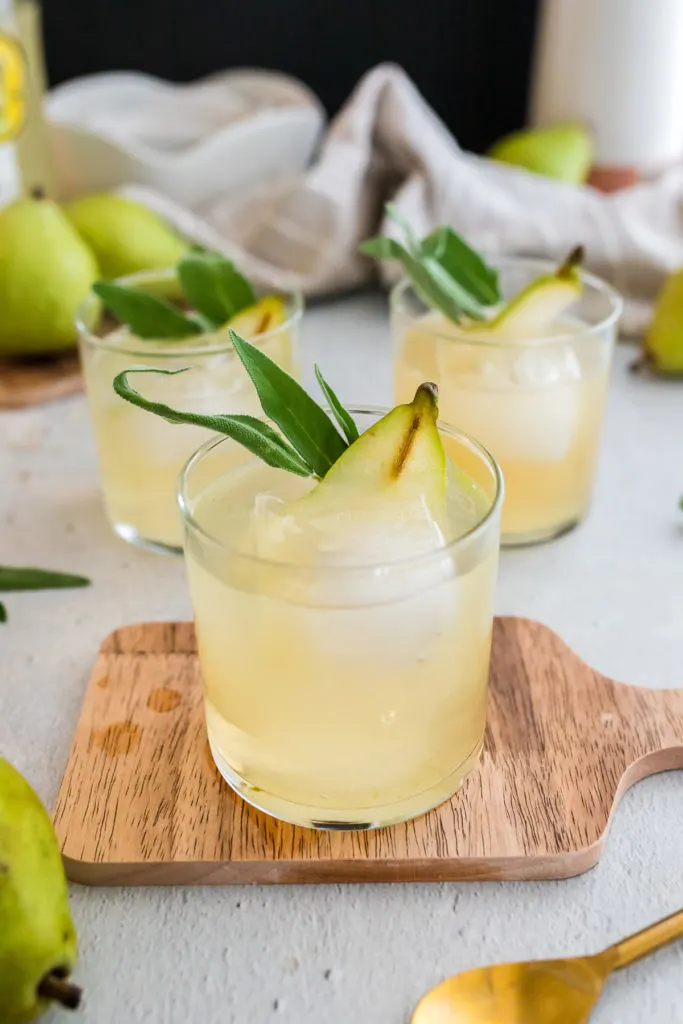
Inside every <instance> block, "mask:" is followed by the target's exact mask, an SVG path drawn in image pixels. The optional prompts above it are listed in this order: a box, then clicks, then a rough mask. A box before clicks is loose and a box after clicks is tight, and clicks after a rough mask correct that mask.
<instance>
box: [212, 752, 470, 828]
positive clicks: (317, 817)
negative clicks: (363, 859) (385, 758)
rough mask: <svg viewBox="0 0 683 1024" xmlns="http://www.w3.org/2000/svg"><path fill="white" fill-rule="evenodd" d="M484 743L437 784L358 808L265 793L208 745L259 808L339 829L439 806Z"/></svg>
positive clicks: (376, 824)
mask: <svg viewBox="0 0 683 1024" xmlns="http://www.w3.org/2000/svg"><path fill="white" fill-rule="evenodd" d="M483 745H484V739H483V737H482V739H481V740H480V742H479V743H478V744H477V746H476V747H475V748H474V750H473V751H472V752H471V754H469V755H468V757H466V758H465V760H464V761H463V762H462V763H461V764H460V765H458V767H457V768H456V769H455V771H454V772H452V773H451V774H450V775H448V776H447V777H446V778H445V779H442V780H441V782H439V784H438V785H436V786H432V787H431V788H430V789H427V790H423V792H421V793H418V794H416V795H414V796H411V797H409V798H407V799H406V800H401V801H398V802H397V803H390V804H385V805H383V806H377V807H365V808H358V809H357V810H348V809H347V808H345V809H344V810H335V809H332V808H328V807H324V808H323V807H308V806H305V805H303V804H298V803H293V802H292V801H291V800H286V799H283V798H282V797H279V796H275V795H274V794H272V793H266V792H264V790H262V789H258V788H257V787H256V786H252V785H250V784H249V783H248V782H247V781H246V779H243V778H242V776H241V775H238V774H237V772H235V771H233V769H232V768H231V767H230V766H229V764H228V763H227V761H226V760H225V758H223V757H222V756H221V754H220V753H219V752H218V750H217V749H216V747H215V746H214V744H213V742H212V740H211V736H209V747H210V748H211V756H212V757H213V760H214V764H215V765H216V768H217V769H218V771H219V772H220V774H221V775H222V776H223V778H224V779H225V781H226V782H227V783H228V785H229V786H230V787H231V788H232V789H234V791H235V792H236V793H237V795H238V796H240V797H241V798H242V799H243V800H245V801H246V802H247V803H248V804H251V806H252V807H255V808H256V809H257V810H258V811H264V812H265V813H266V814H269V815H270V816H271V817H272V818H276V819H279V820H280V821H286V822H288V823H289V824H290V825H300V826H302V827H303V828H315V829H324V830H325V831H336V832H341V831H345V832H347V831H348V832H366V831H368V830H369V829H374V828H386V827H387V826H388V825H397V824H398V823H399V822H401V821H410V819H411V818H417V817H420V816H421V815H423V814H426V813H427V811H431V810H432V809H433V808H434V807H438V806H439V805H440V804H442V803H444V802H445V801H446V800H449V799H450V798H451V797H452V796H453V795H454V794H455V793H456V792H457V791H458V790H459V789H460V787H461V786H462V784H463V782H464V781H465V779H466V778H467V776H468V775H469V773H470V772H471V771H472V769H473V768H474V766H475V765H476V763H477V761H478V760H479V755H480V754H481V751H482V747H483Z"/></svg>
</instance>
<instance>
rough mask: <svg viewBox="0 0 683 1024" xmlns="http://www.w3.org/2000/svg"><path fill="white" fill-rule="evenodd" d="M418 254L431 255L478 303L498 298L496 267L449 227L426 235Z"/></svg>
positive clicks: (489, 301) (487, 302) (493, 301)
mask: <svg viewBox="0 0 683 1024" xmlns="http://www.w3.org/2000/svg"><path fill="white" fill-rule="evenodd" d="M422 254H423V256H425V257H432V258H433V259H435V260H436V262H437V263H438V264H439V265H440V266H441V267H443V269H444V270H445V271H446V273H447V274H448V275H449V276H450V277H452V278H453V279H454V280H456V281H459V282H460V284H461V285H462V286H463V287H464V288H466V289H467V290H468V291H469V292H470V294H471V295H472V296H473V297H474V298H475V299H476V300H477V301H478V302H480V303H482V305H487V306H494V305H496V304H497V303H498V302H500V301H501V299H502V294H501V291H500V283H499V277H500V274H499V272H498V270H497V268H496V267H492V266H491V265H490V264H489V263H487V262H486V260H485V259H484V258H483V256H481V255H480V253H478V252H476V250H475V249H473V248H472V247H471V246H469V245H468V244H467V242H466V241H465V239H464V238H462V237H461V236H460V235H459V234H458V233H457V232H456V231H454V230H453V228H451V227H448V226H444V227H441V228H437V230H436V231H433V232H432V233H431V235H427V237H426V238H424V239H423V240H422Z"/></svg>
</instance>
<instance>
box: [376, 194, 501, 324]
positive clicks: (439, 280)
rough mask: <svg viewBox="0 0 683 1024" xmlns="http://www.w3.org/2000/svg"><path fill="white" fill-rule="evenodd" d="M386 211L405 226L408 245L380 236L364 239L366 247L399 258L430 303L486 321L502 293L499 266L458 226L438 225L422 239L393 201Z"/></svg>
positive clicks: (458, 316) (451, 314)
mask: <svg viewBox="0 0 683 1024" xmlns="http://www.w3.org/2000/svg"><path fill="white" fill-rule="evenodd" d="M386 212H387V216H389V217H390V218H391V219H392V220H393V221H394V222H395V223H396V224H398V225H399V227H400V228H401V230H402V231H403V235H404V241H405V244H403V245H402V244H401V243H400V242H398V241H397V240H396V239H395V238H389V237H387V236H378V237H377V238H370V239H368V240H367V241H365V242H363V243H362V245H361V246H360V251H361V252H363V253H365V255H366V256H373V257H375V258H376V259H391V260H398V261H399V263H400V264H401V266H402V267H403V269H404V271H405V273H406V274H407V276H408V277H409V278H410V280H411V281H412V282H413V285H414V286H415V289H416V291H417V292H418V293H419V294H420V296H421V297H422V299H423V300H424V301H425V303H426V304H427V305H428V306H431V307H432V308H434V309H438V310H439V311H440V312H441V313H443V314H444V316H446V317H448V319H449V320H452V321H453V322H454V323H460V322H461V321H462V320H463V319H464V318H469V319H470V320H484V319H485V318H486V315H487V312H486V311H487V310H488V309H489V308H490V307H491V306H494V305H497V304H498V303H499V302H500V301H501V298H502V295H501V291H500V285H499V281H498V276H499V275H498V271H497V269H496V268H495V267H492V266H490V265H489V264H488V263H487V262H486V260H485V259H484V258H483V257H482V256H481V255H480V254H479V253H478V252H476V251H475V250H474V249H472V248H471V246H469V245H468V244H467V242H466V241H465V240H464V238H462V237H461V236H460V235H459V234H458V233H457V232H456V231H454V230H453V228H450V227H448V226H444V227H440V228H437V230H436V231H433V232H432V233H431V234H429V235H427V236H426V237H425V238H423V239H422V240H421V241H420V240H419V239H418V238H417V237H416V235H415V233H414V231H413V230H412V228H411V226H410V224H409V223H408V221H407V220H406V219H405V217H404V216H403V215H402V214H401V213H400V211H399V210H397V208H396V207H395V206H393V204H391V203H388V204H387V206H386Z"/></svg>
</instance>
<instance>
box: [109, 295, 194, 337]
mask: <svg viewBox="0 0 683 1024" xmlns="http://www.w3.org/2000/svg"><path fill="white" fill-rule="evenodd" d="M93 291H94V292H95V294H96V295H99V297H100V298H101V299H102V302H103V303H104V305H105V306H106V308H107V309H108V310H109V312H110V313H113V314H114V316H115V317H116V318H117V319H118V320H120V321H121V322H122V323H124V324H128V326H129V327H130V329H131V331H132V332H133V334H135V335H137V337H138V338H143V339H147V340H149V339H155V338H157V339H161V340H166V339H171V338H189V337H192V335H195V334H203V333H204V332H205V331H206V329H207V328H206V324H204V323H202V322H201V320H199V319H198V318H197V317H193V316H192V315H191V314H189V315H186V314H185V313H183V312H182V310H180V309H178V307H177V306H174V305H173V304H172V303H170V302H167V300H166V299H161V298H157V297H156V296H154V295H150V294H149V292H145V291H142V290H141V289H140V288H128V287H126V286H125V285H122V284H115V283H114V282H113V281H96V282H95V284H94V285H93ZM209 326H211V325H209Z"/></svg>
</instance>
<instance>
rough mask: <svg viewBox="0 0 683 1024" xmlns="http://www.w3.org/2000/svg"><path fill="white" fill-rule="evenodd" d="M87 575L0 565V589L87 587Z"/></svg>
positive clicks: (88, 583)
mask: <svg viewBox="0 0 683 1024" xmlns="http://www.w3.org/2000/svg"><path fill="white" fill-rule="evenodd" d="M89 585H90V580H89V579H88V578H87V576H74V575H73V574H71V573H66V572H52V571H50V570H49V569H27V568H20V567H15V566H7V565H0V591H6V592H7V591H11V590H15V591H16V590H57V589H64V588H67V587H87V586H89Z"/></svg>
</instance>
